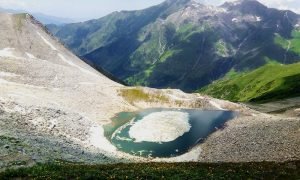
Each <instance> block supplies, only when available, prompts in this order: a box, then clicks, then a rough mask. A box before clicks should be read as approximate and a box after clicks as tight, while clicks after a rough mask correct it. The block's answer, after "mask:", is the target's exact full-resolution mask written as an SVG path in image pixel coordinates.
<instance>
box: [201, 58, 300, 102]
mask: <svg viewBox="0 0 300 180" xmlns="http://www.w3.org/2000/svg"><path fill="white" fill-rule="evenodd" d="M199 92H202V93H205V94H209V95H212V96H214V97H217V98H222V99H227V100H231V101H259V102H264V101H271V100H278V99H284V98H289V97H296V96H300V63H296V64H290V65H282V64H278V63H269V64H267V65H265V66H263V67H261V68H258V69H256V70H254V71H251V72H248V73H241V74H237V73H233V71H231V73H229V74H228V76H227V77H225V78H223V79H222V80H219V81H216V82H214V83H213V84H211V85H209V86H207V87H205V88H203V89H201V90H200V91H199Z"/></svg>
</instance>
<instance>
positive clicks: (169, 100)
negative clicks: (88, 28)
mask: <svg viewBox="0 0 300 180" xmlns="http://www.w3.org/2000/svg"><path fill="white" fill-rule="evenodd" d="M0 24H1V26H0V42H1V43H0V170H1V169H4V168H7V167H15V166H16V167H20V166H28V165H33V164H35V163H37V162H48V161H55V160H64V161H72V162H84V163H98V164H99V163H116V162H129V161H135V162H136V161H142V162H144V161H204V162H206V161H213V162H217V161H234V162H239V161H241V162H244V161H285V160H299V159H300V153H299V152H300V151H299V149H300V147H299V146H300V142H299V139H300V138H299V137H300V118H299V117H293V118H286V117H283V116H282V117H281V116H273V115H267V114H263V113H259V112H257V111H254V110H251V109H249V108H247V107H246V106H245V105H241V104H235V103H231V102H228V101H222V100H217V99H213V98H210V97H207V96H203V95H200V94H186V93H183V92H182V91H180V90H171V89H167V90H157V89H151V88H143V87H124V86H122V85H120V84H117V83H115V82H113V81H111V80H110V79H108V78H106V77H105V76H103V75H102V74H100V73H99V72H97V71H96V70H94V69H93V68H91V67H90V66H88V65H87V64H85V63H84V62H83V61H81V60H80V59H79V58H78V57H76V56H75V55H73V54H72V53H71V52H69V51H68V50H67V49H66V48H65V47H64V46H63V45H61V44H60V43H59V42H58V41H57V40H56V39H55V38H53V37H52V36H51V35H50V34H48V33H47V32H46V31H45V30H44V28H43V26H41V25H40V24H39V23H38V22H37V21H36V20H34V19H33V18H32V17H31V16H30V15H28V14H21V15H12V14H3V13H1V14H0ZM151 107H166V108H199V109H219V110H221V109H228V110H234V111H237V112H238V113H239V116H238V117H237V118H235V119H234V120H232V121H230V122H229V123H227V126H226V127H225V128H224V129H222V130H219V131H217V132H216V133H215V134H213V135H211V136H210V137H209V138H208V139H207V140H206V141H205V143H203V144H200V145H198V146H196V147H195V148H194V149H192V150H191V151H190V152H188V153H187V154H184V155H182V156H179V157H175V158H169V159H142V158H136V157H133V156H130V155H127V154H124V153H122V152H118V151H117V150H116V148H115V147H114V146H113V145H112V144H111V143H110V142H109V141H108V140H107V139H106V138H105V137H104V134H103V133H104V132H103V128H102V126H103V125H105V124H107V123H109V122H110V121H111V120H110V119H111V118H112V117H113V116H114V115H115V114H116V113H119V112H122V111H136V110H139V109H144V108H151Z"/></svg>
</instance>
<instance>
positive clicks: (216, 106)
mask: <svg viewBox="0 0 300 180" xmlns="http://www.w3.org/2000/svg"><path fill="white" fill-rule="evenodd" d="M209 103H210V104H211V105H212V106H214V107H215V108H217V109H219V110H225V109H223V108H222V107H221V106H220V105H219V104H218V103H216V102H214V101H209Z"/></svg>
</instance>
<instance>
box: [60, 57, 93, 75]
mask: <svg viewBox="0 0 300 180" xmlns="http://www.w3.org/2000/svg"><path fill="white" fill-rule="evenodd" d="M58 56H59V57H60V59H61V60H63V61H64V62H65V63H67V64H69V65H71V66H73V67H76V68H78V69H79V70H80V71H81V72H84V73H86V74H90V75H93V76H97V75H96V74H94V73H92V72H90V71H88V70H86V69H84V68H82V67H80V66H78V65H76V64H75V63H73V62H72V61H69V60H67V59H66V58H65V57H64V56H63V55H62V54H60V53H58Z"/></svg>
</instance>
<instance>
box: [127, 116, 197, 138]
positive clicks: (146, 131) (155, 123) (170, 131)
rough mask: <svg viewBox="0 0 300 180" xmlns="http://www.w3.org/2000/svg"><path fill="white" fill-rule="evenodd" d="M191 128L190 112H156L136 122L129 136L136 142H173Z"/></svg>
mask: <svg viewBox="0 0 300 180" xmlns="http://www.w3.org/2000/svg"><path fill="white" fill-rule="evenodd" d="M190 129H191V125H190V124H189V114H188V113H185V112H177V111H164V112H155V113H151V114H149V115H147V116H146V117H144V118H143V119H141V120H139V121H137V122H135V123H134V125H133V126H132V127H131V128H130V130H129V136H130V137H131V138H133V139H135V142H143V141H146V142H171V141H174V140H175V139H177V138H178V137H180V136H182V135H183V134H184V133H186V132H189V130H190Z"/></svg>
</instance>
